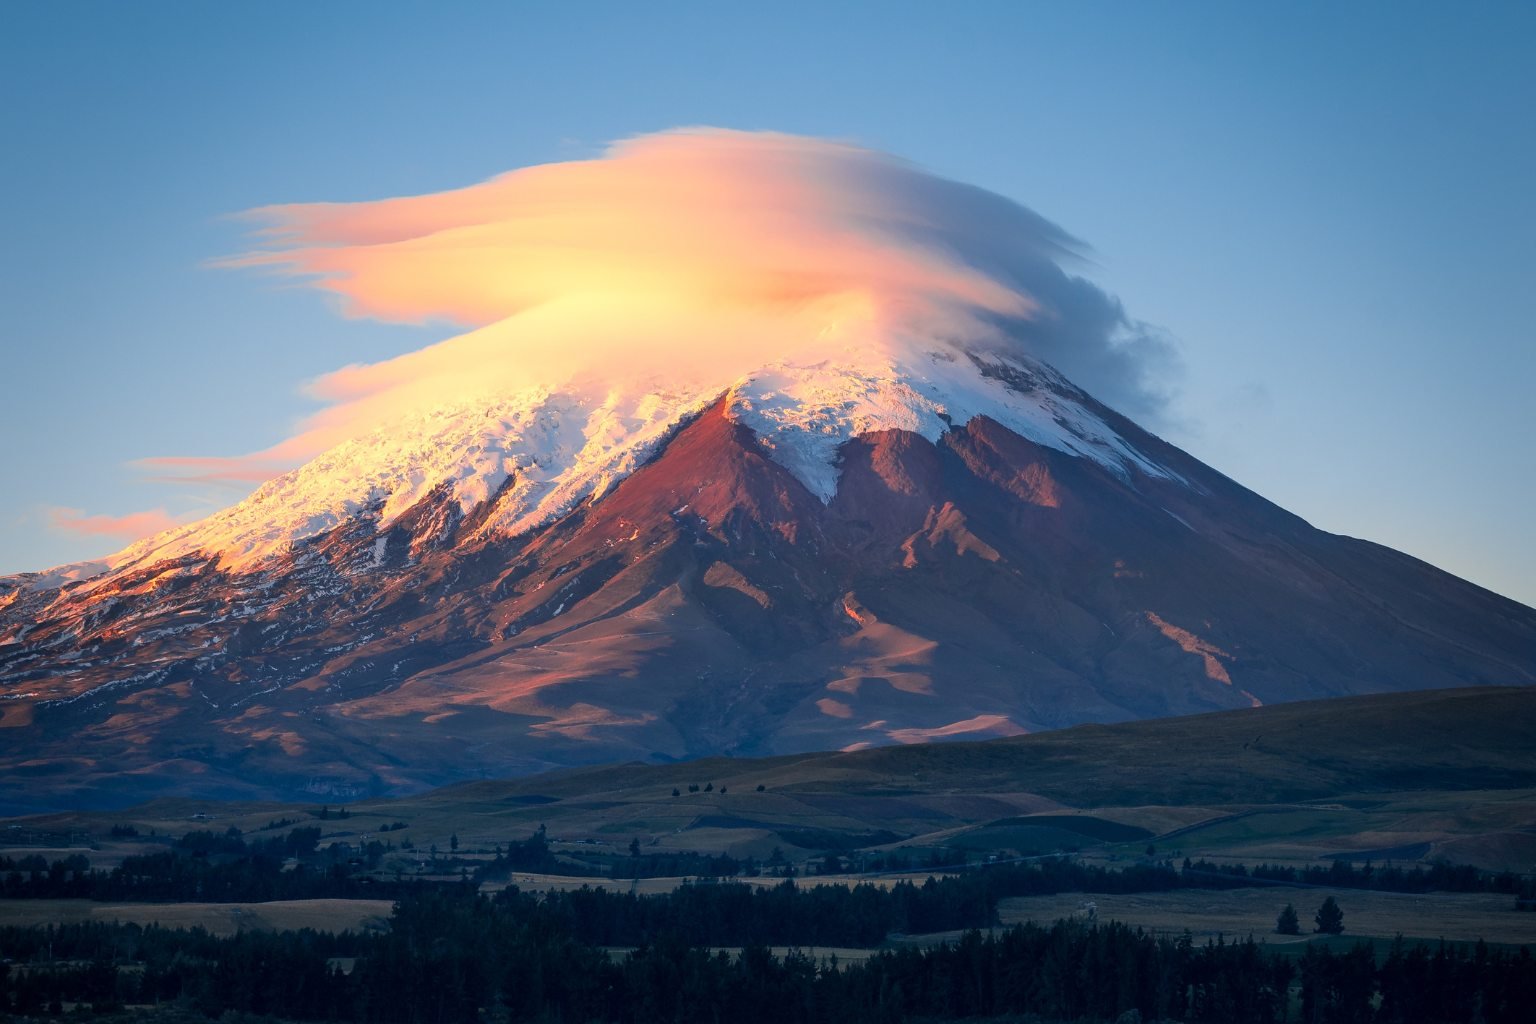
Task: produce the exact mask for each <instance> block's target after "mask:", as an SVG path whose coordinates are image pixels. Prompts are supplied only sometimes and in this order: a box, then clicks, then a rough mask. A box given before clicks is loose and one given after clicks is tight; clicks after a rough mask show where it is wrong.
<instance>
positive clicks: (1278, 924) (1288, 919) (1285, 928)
mask: <svg viewBox="0 0 1536 1024" xmlns="http://www.w3.org/2000/svg"><path fill="white" fill-rule="evenodd" d="M1275 931H1276V932H1278V933H1280V934H1281V935H1300V934H1301V921H1300V920H1299V919H1298V918H1297V917H1296V908H1295V907H1293V906H1291V905H1290V904H1289V903H1287V904H1286V905H1285V909H1284V910H1282V911H1280V916H1279V917H1277V918H1275Z"/></svg>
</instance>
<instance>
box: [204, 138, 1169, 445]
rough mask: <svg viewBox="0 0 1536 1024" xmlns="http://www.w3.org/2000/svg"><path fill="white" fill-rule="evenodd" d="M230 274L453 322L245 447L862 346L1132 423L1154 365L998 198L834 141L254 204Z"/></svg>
mask: <svg viewBox="0 0 1536 1024" xmlns="http://www.w3.org/2000/svg"><path fill="white" fill-rule="evenodd" d="M251 216H253V217H255V218H257V219H258V220H259V221H260V222H262V224H263V225H264V226H263V228H262V229H261V230H260V231H259V233H258V238H259V245H260V248H259V249H258V250H257V251H254V252H250V253H247V254H245V255H242V256H239V257H235V258H232V259H230V260H227V261H225V265H229V266H236V267H259V268H268V269H271V270H274V271H276V272H279V273H283V274H288V275H296V276H300V277H303V278H306V279H308V280H309V281H310V282H312V283H313V284H314V286H316V287H318V288H321V289H324V290H326V291H329V292H332V293H335V294H336V295H338V296H340V297H341V300H342V302H343V305H344V308H345V310H346V312H347V313H348V314H349V315H352V316H360V317H374V318H378V319H383V320H391V321H405V322H416V323H420V322H444V323H448V324H454V325H457V326H459V327H460V328H463V329H465V333H461V334H458V335H456V336H453V337H450V338H448V339H447V340H445V341H442V342H439V343H437V344H435V345H432V346H429V347H428V348H425V349H422V350H420V351H417V352H413V353H410V354H407V355H404V356H401V357H399V358H396V359H391V360H387V361H384V362H380V363H375V364H371V365H364V366H350V367H346V368H343V369H341V370H338V371H336V372H334V373H331V374H329V375H327V376H325V377H323V378H321V379H320V380H319V381H317V382H315V384H314V385H313V387H312V390H313V392H314V394H315V395H316V397H318V398H320V399H321V400H322V401H324V402H326V403H327V406H326V408H325V409H323V410H322V411H321V412H320V413H318V414H317V415H316V416H314V417H313V418H312V419H311V420H310V421H309V422H308V423H307V424H306V425H305V428H304V429H303V431H302V432H301V433H300V434H299V435H298V436H296V437H294V438H291V439H289V440H288V441H286V442H283V443H282V444H279V445H277V446H275V447H274V448H272V449H269V450H268V451H267V452H264V453H260V455H259V456H253V457H251V458H253V459H254V458H260V459H265V460H269V461H270V460H279V461H281V460H288V459H291V460H297V459H300V458H303V457H307V456H309V455H313V454H314V453H315V452H317V451H319V450H321V449H322V448H325V447H328V446H329V445H331V444H334V443H337V442H339V441H341V440H345V439H347V438H348V437H351V436H355V435H356V434H357V433H359V432H361V431H363V430H366V429H371V428H373V427H376V426H379V425H381V424H383V423H385V422H387V421H388V419H389V418H390V417H391V416H394V415H398V414H400V413H403V412H407V411H411V410H416V409H420V408H423V407H427V406H430V405H432V404H433V403H436V402H440V401H443V400H445V399H446V398H449V397H455V396H457V397H462V396H463V395H464V394H466V393H473V392H479V391H485V390H491V389H498V388H500V389H506V388H518V387H531V386H537V385H545V386H569V385H570V384H571V382H572V381H575V380H584V381H587V382H588V383H590V382H592V381H597V382H599V384H601V382H602V381H604V380H608V381H611V382H619V381H622V380H623V379H625V378H626V377H628V376H630V375H633V374H634V373H636V372H640V371H641V370H650V371H654V370H656V369H657V368H662V369H664V370H665V371H666V372H667V373H669V374H673V375H676V376H678V377H682V378H687V379H689V380H693V381H703V382H706V383H708V382H710V381H712V380H715V379H718V382H719V383H720V385H721V386H722V387H724V386H727V385H729V384H730V382H731V381H732V380H733V379H734V378H735V377H737V376H740V375H741V374H744V373H749V372H751V371H752V370H754V369H757V368H759V367H762V366H764V365H766V364H770V363H773V362H775V361H778V360H782V359H803V358H806V357H811V358H815V357H816V355H817V354H818V352H819V351H820V350H821V349H823V348H827V347H829V346H835V345H837V344H838V343H839V341H838V339H844V338H847V337H850V336H858V337H860V338H863V339H865V340H866V341H867V340H868V339H869V338H871V337H875V338H878V337H888V338H890V339H892V341H891V344H898V342H897V341H895V340H894V339H897V338H905V339H908V340H906V341H903V342H899V343H900V344H911V343H912V342H911V339H913V338H923V337H931V338H933V339H935V340H937V341H942V342H944V343H947V344H951V345H957V346H960V347H962V348H971V349H978V348H985V349H994V350H996V349H1003V350H1007V349H1010V348H1012V349H1017V350H1020V351H1023V352H1025V353H1028V354H1030V355H1033V356H1035V357H1037V358H1040V359H1043V360H1045V361H1047V362H1050V363H1052V364H1053V365H1055V366H1056V367H1057V368H1058V369H1060V370H1061V371H1062V372H1063V373H1065V374H1067V376H1069V377H1071V378H1072V379H1073V380H1074V381H1075V382H1076V383H1078V384H1079V385H1080V386H1082V387H1084V388H1085V389H1087V390H1088V391H1090V392H1093V393H1095V394H1096V395H1098V397H1100V398H1102V399H1103V400H1105V401H1107V402H1109V403H1110V404H1112V405H1117V406H1119V407H1121V408H1122V409H1124V410H1125V411H1127V412H1131V413H1133V414H1142V415H1145V414H1148V413H1155V412H1156V411H1157V408H1158V405H1159V399H1158V398H1157V397H1156V395H1155V394H1154V393H1153V391H1152V390H1151V388H1150V386H1149V382H1150V381H1151V380H1152V379H1153V377H1154V375H1155V373H1156V371H1157V370H1158V369H1159V366H1158V364H1159V363H1160V361H1161V360H1162V359H1163V358H1164V356H1165V352H1164V350H1163V348H1162V347H1161V345H1160V344H1159V343H1158V342H1157V341H1156V340H1155V339H1152V338H1150V337H1148V335H1147V334H1146V333H1145V332H1143V331H1141V330H1140V329H1139V328H1138V327H1137V325H1135V324H1133V323H1132V322H1131V321H1129V320H1128V319H1127V318H1126V316H1125V314H1124V312H1123V311H1122V309H1121V307H1120V305H1119V303H1118V302H1117V301H1116V300H1115V299H1113V298H1112V297H1110V296H1108V295H1106V294H1105V293H1103V292H1102V291H1100V290H1099V289H1098V288H1097V287H1095V286H1094V285H1092V284H1091V283H1089V282H1087V281H1085V280H1084V279H1082V278H1080V277H1075V276H1072V275H1070V274H1068V273H1067V272H1066V271H1065V270H1063V265H1064V264H1068V265H1070V263H1071V262H1072V261H1073V260H1074V259H1075V258H1076V257H1077V255H1078V253H1079V252H1080V250H1081V246H1080V244H1079V243H1078V242H1077V241H1076V240H1075V239H1073V238H1072V237H1071V236H1070V235H1068V234H1067V233H1066V232H1064V231H1063V230H1062V229H1060V228H1058V227H1056V226H1055V225H1054V224H1052V223H1050V222H1049V221H1047V220H1045V219H1044V218H1042V217H1040V216H1039V215H1037V214H1035V213H1034V212H1032V211H1030V210H1029V209H1027V208H1025V207H1024V206H1021V205H1020V204H1018V203H1016V202H1013V201H1012V200H1009V199H1006V198H1004V197H1002V196H999V195H996V194H994V193H991V192H987V191H985V190H983V189H979V188H975V187H972V186H969V185H964V184H961V183H958V182H954V181H949V180H946V179H944V178H940V177H937V176H935V175H932V174H929V173H927V172H925V171H923V170H921V169H919V168H917V167H914V166H912V165H911V164H908V163H906V162H904V161H902V160H899V159H897V158H895V157H892V156H889V155H886V154H883V153H878V152H873V151H871V150H867V149H863V148H860V147H858V146H854V145H849V144H846V143H840V142H832V141H826V140H820V139H812V138H804V137H798V136H792V135H783V134H776V133H767V132H763V133H753V132H737V131H723V130H715V129H689V130H679V131H672V132H664V133H661V134H655V135H647V136H642V137H639V138H635V139H630V140H628V141H625V142H621V143H618V144H615V145H614V146H612V147H611V148H610V149H609V150H608V151H607V153H606V154H605V155H604V156H602V157H601V158H599V159H595V160H585V161H577V162H570V163H559V164H548V165H543V166H537V167H529V168H524V169H521V170H515V171H511V172H508V173H506V174H503V175H500V176H498V177H496V178H492V179H491V180H489V181H485V182H482V183H480V184H478V185H471V186H469V187H467V188H461V189H456V190H453V191H448V192H439V193H433V194H428V195H421V196H408V197H401V198H395V199H384V200H376V201H369V202H355V203H304V204H292V205H282V206H270V207H265V208H262V209H259V210H256V211H252V214H251Z"/></svg>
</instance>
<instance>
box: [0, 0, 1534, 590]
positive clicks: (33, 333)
mask: <svg viewBox="0 0 1536 1024" xmlns="http://www.w3.org/2000/svg"><path fill="white" fill-rule="evenodd" d="M829 7H830V8H832V9H830V10H828V9H827V8H829ZM1532 52H1536V7H1533V6H1531V5H1525V4H1485V5H1477V6H1471V5H1461V6H1455V7H1453V6H1452V5H1448V4H1440V5H1414V4H1404V3H1393V4H1386V3H1381V4H1372V3H1360V4H1349V5H1339V4H1316V5H1313V4H1287V5H1265V6H1263V7H1262V8H1260V7H1259V6H1258V5H1253V6H1239V5H1202V4H1178V5H1173V4H1141V3H1136V4H1132V3H1125V4H1079V5H1064V4H1058V5H1034V4H1026V3H999V4H985V3H969V4H956V5H943V6H941V5H937V4H911V5H902V4H878V5H876V4H870V5H860V4H841V5H826V4H795V3H777V4H772V5H750V6H749V5H733V4H702V3H701V4H683V3H676V4H666V3H662V4H648V5H634V4H583V5H572V4H547V5H510V4H486V5H476V4H457V5H446V6H443V5H433V6H428V5H425V4H423V5H391V4H384V3H368V4H348V3H327V4H318V5H317V4H298V3H292V4H283V3H274V4H267V5H260V6H258V5H242V6H236V5H213V4H202V3H186V4H178V3H164V2H162V3H149V4H137V5H129V4H105V3H100V4H73V3H28V2H17V3H10V4H6V5H4V6H3V7H0V90H3V94H4V95H5V96H6V101H5V102H4V103H3V104H0V139H3V140H4V143H3V145H0V154H3V155H0V217H3V223H4V224H5V227H6V235H5V241H4V243H3V244H0V305H3V308H4V310H5V317H4V319H3V321H0V345H3V351H4V362H3V364H0V365H3V367H4V370H3V373H4V377H3V379H4V381H5V388H4V392H3V393H4V396H5V405H6V423H7V427H8V429H7V441H8V443H7V444H5V445H4V446H3V447H0V479H3V480H4V481H5V486H4V488H3V490H0V572H4V571H16V570H23V569H35V568H41V567H44V566H47V565H51V564H56V563H59V562H64V561H69V560H74V559H78V558H82V557H87V556H92V555H99V554H104V553H105V552H107V551H109V550H112V549H113V548H115V547H117V546H120V545H119V544H118V543H116V542H114V541H112V540H110V539H107V538H104V537H101V536H81V535H78V534H76V533H72V532H70V531H66V530H61V529H58V528H57V527H55V526H53V525H50V524H51V520H52V518H53V513H52V512H51V510H53V509H58V508H66V509H76V510H80V512H81V513H83V514H102V515H113V516H119V515H125V514H129V513H133V512H137V511H140V510H143V509H148V508H159V507H163V508H165V509H167V510H168V511H169V512H170V513H172V514H175V515H184V514H190V513H192V512H193V511H195V510H199V509H202V510H207V511H211V510H213V509H214V508H217V507H219V506H221V505H224V504H228V503H230V502H232V501H234V500H236V499H237V498H238V497H240V492H239V491H232V490H225V489H220V488H219V487H215V486H212V485H208V486H205V487H203V488H201V489H198V488H188V487H187V486H185V485H178V486H172V485H169V484H166V483H164V482H158V481H155V480H153V479H152V478H151V477H150V474H147V473H145V472H144V471H143V470H140V469H136V468H134V467H133V466H132V465H131V463H132V462H133V460H136V459H140V458H144V457H149V456H157V455H234V454H240V453H244V452H249V451H253V450H257V449H260V448H264V447H266V446H267V445H269V444H271V443H273V442H275V441H277V440H280V439H281V438H283V437H285V436H288V435H289V434H290V433H291V432H292V428H293V426H294V423H295V422H296V421H297V420H298V419H299V418H300V417H302V416H303V415H304V414H305V413H306V412H308V411H311V410H312V409H313V408H314V405H313V403H312V402H311V401H310V400H309V399H306V398H305V397H304V396H303V395H302V393H301V392H300V385H301V384H302V382H303V381H304V380H306V379H309V378H313V377H315V376H317V375H319V374H322V373H325V372H326V371H329V370H333V369H335V368H337V367H340V366H342V365H345V364H347V363H352V362H358V361H363V360H375V359H380V358H385V357H387V356H390V355H394V354H397V353H399V352H403V351H406V350H409V349H411V348H415V347H419V346H420V345H422V344H425V343H426V342H428V341H431V340H434V339H436V338H438V337H441V336H443V335H444V334H445V333H446V332H445V331H444V330H443V329H441V328H439V329H436V330H433V329H428V328H411V327H402V326H397V325H387V324H380V323H376V322H372V321H362V320H346V319H343V318H341V317H339V316H337V315H336V310H335V307H334V305H333V303H332V302H331V301H330V300H328V299H326V298H325V297H323V296H321V295H319V294H317V293H315V292H313V291H309V290H305V289H301V288H296V287H293V286H292V284H291V283H285V282H283V281H281V280H279V279H274V278H271V277H263V276H260V275H256V274H251V273H241V272H232V271H228V270H215V269H211V268H210V267H209V265H208V264H209V261H210V260H212V259H215V258H217V257H219V256H223V255H227V254H230V253H233V252H237V251H240V250H241V249H242V248H244V247H245V245H246V242H245V240H244V238H243V237H242V224H241V223H240V222H238V221H236V220H234V219H232V218H231V217H229V215H230V214H232V213H235V212H237V211H241V210H245V209H248V208H251V207H254V206H260V205H264V204H270V203H283V202H303V201H313V200H356V199H372V198H381V197H385V196H391V195H403V194H414V193H420V192H426V191H433V190H439V189H444V188H449V187H454V186H459V185H465V184H469V183H472V182H475V181H478V180H481V179H484V178H486V177H489V176H491V175H493V174H496V173H499V172H501V171H504V170H508V169H511V168H514V167H518V166H525V165H529V164H535V163H544V162H549V161H553V160H563V159H573V158H583V157H589V156H593V155H596V154H597V153H599V152H600V151H601V150H602V148H603V147H604V145H605V144H606V143H607V142H609V141H611V140H614V139H620V138H624V137H628V136H631V135H634V134H637V133H643V132H651V131H656V130H659V129H664V128H669V127H673V126H678V125H700V124H708V125H718V126H722V127H731V128H746V129H759V128H768V129H776V130H780V131H786V132H796V133H804V134H809V135H818V136H833V137H839V138H846V139H851V140H854V141H857V142H859V143H862V144H865V145H868V146H871V147H874V148H877V149H883V150H888V151H890V152H893V153H896V154H898V155H900V156H903V157H905V158H907V159H910V160H912V161H915V162H916V163H918V164H920V165H922V166H924V167H926V168H928V169H930V170H932V171H934V172H936V173H939V174H942V175H945V176H948V177H952V178H957V179H959V180H962V181H967V182H971V183H973V184H977V185H980V186H983V187H985V188H988V189H991V190H993V191H996V192H999V193H1002V194H1003V195H1006V196H1009V197H1011V198H1014V199H1017V200H1019V201H1021V202H1023V203H1025V204H1027V205H1029V206H1030V207H1032V208H1033V209H1035V210H1037V211H1038V212H1040V213H1041V214H1043V215H1045V216H1046V217H1049V218H1051V219H1052V220H1054V221H1056V222H1057V223H1059V224H1060V225H1062V226H1063V227H1064V228H1066V229H1067V230H1068V231H1070V232H1072V233H1073V234H1074V235H1076V236H1078V237H1080V238H1082V239H1084V240H1085V241H1087V242H1088V243H1089V244H1090V245H1092V246H1093V248H1094V260H1095V262H1094V264H1093V265H1092V266H1090V267H1089V268H1087V269H1088V273H1089V274H1090V275H1091V276H1092V277H1093V278H1094V279H1095V280H1096V281H1097V282H1098V283H1099V284H1101V285H1102V286H1103V287H1105V288H1106V289H1107V290H1109V291H1110V292H1112V293H1114V294H1117V295H1118V296H1119V297H1120V298H1121V299H1122V300H1123V301H1124V303H1125V306H1126V308H1127V310H1128V312H1129V313H1130V314H1131V315H1132V316H1133V317H1136V318H1138V319H1141V320H1145V321H1148V322H1150V323H1152V324H1155V325H1156V326H1157V327H1158V328H1159V329H1161V330H1162V331H1163V332H1165V333H1166V334H1167V336H1168V337H1169V338H1171V339H1172V340H1173V341H1174V342H1175V343H1176V344H1177V346H1178V349H1179V351H1180V354H1181V357H1182V363H1183V371H1182V373H1181V374H1180V376H1179V377H1178V379H1177V380H1176V382H1175V383H1176V386H1177V394H1176V397H1175V399H1174V401H1173V403H1172V405H1171V415H1170V418H1169V420H1168V421H1167V422H1166V423H1163V424H1159V425H1158V429H1159V432H1161V433H1162V434H1163V435H1164V436H1166V437H1168V438H1169V439H1170V440H1172V441H1174V442H1175V443H1177V444H1179V445H1181V446H1182V447H1184V448H1186V449H1187V450H1189V451H1190V452H1191V453H1193V454H1195V455H1196V456H1198V457H1200V458H1202V459H1204V460H1205V461H1207V462H1209V463H1211V464H1212V465H1214V466H1215V467H1216V468H1218V469H1220V470H1222V471H1224V472H1226V473H1227V474H1229V475H1230V476H1232V477H1234V478H1235V479H1237V480H1238V481H1240V482H1242V483H1244V484H1246V485H1248V486H1250V487H1252V488H1253V489H1255V490H1257V491H1258V492H1259V493H1261V494H1263V495H1265V496H1266V497H1268V498H1270V499H1271V500H1274V501H1276V502H1278V503H1279V504H1281V505H1283V506H1285V507H1287V508H1289V509H1291V510H1292V511H1294V512H1296V513H1298V514H1300V515H1302V516H1304V517H1305V518H1307V519H1308V520H1309V521H1311V522H1312V523H1314V524H1315V525H1317V526H1319V527H1321V528H1323V529H1327V530H1331V531H1334V532H1339V533H1346V534H1350V535H1353V536H1360V537H1366V538H1369V539H1372V540H1376V541H1379V542H1382V543H1385V544H1388V545H1391V546H1393V547H1396V548H1400V549H1402V550H1404V551H1407V552H1409V553H1411V554H1414V555H1417V556H1419V557H1421V558H1424V559H1426V560H1428V561H1430V562H1433V563H1435V564H1437V565H1440V566H1442V567H1444V568H1446V569H1448V570H1450V571H1452V572H1455V573H1457V574H1458V575H1461V576H1464V577H1466V578H1468V579H1471V580H1473V581H1475V582H1478V583H1481V584H1483V585H1484V586H1487V587H1490V588H1491V589H1494V590H1497V591H1499V592H1501V593H1504V594H1507V595H1510V596H1512V597H1515V598H1518V599H1520V600H1523V601H1525V602H1526V603H1536V541H1533V539H1532V531H1531V530H1530V528H1529V525H1528V521H1529V519H1530V518H1531V513H1530V511H1529V510H1530V509H1531V508H1533V507H1536V474H1533V472H1532V469H1533V462H1536V459H1533V457H1532V455H1531V449H1532V445H1533V442H1536V412H1533V411H1532V406H1531V402H1530V392H1531V390H1532V387H1533V385H1536V344H1533V342H1536V328H1533V326H1532V318H1531V314H1530V308H1529V307H1530V303H1531V296H1532V295H1536V199H1533V195H1532V182H1536V132H1533V131H1532V130H1531V127H1530V123H1531V120H1530V119H1531V113H1530V112H1531V111H1532V110H1533V109H1536V70H1533V65H1532V61H1531V60H1530V56H1529V55H1530V54H1531V53H1532Z"/></svg>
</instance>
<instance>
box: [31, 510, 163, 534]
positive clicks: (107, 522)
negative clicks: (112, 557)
mask: <svg viewBox="0 0 1536 1024" xmlns="http://www.w3.org/2000/svg"><path fill="white" fill-rule="evenodd" d="M47 514H48V525H49V527H50V528H52V529H54V530H58V531H60V532H61V533H72V534H76V535H79V536H83V537H108V538H111V539H113V540H117V541H123V542H128V541H135V540H139V539H141V538H144V537H148V536H151V535H153V534H156V533H160V532H162V531H165V530H169V529H171V528H172V527H173V526H180V525H182V524H183V523H185V522H186V521H187V519H188V517H187V516H173V515H171V514H170V513H169V512H167V511H166V510H165V509H164V508H152V509H146V510H144V511H142V512H130V513H128V514H127V515H121V516H107V515H87V514H86V513H85V512H84V511H83V510H81V509H78V508H59V507H55V508H50V509H47Z"/></svg>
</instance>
